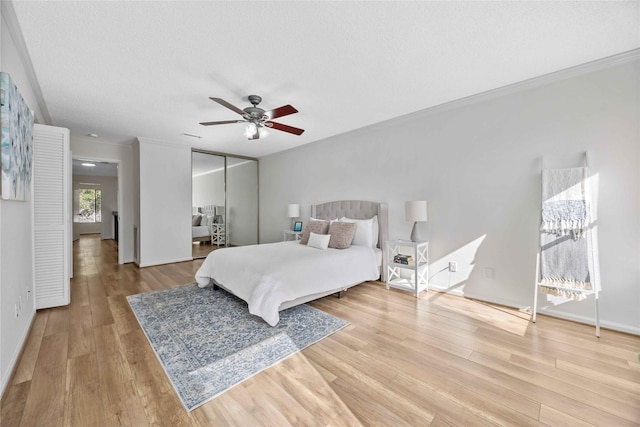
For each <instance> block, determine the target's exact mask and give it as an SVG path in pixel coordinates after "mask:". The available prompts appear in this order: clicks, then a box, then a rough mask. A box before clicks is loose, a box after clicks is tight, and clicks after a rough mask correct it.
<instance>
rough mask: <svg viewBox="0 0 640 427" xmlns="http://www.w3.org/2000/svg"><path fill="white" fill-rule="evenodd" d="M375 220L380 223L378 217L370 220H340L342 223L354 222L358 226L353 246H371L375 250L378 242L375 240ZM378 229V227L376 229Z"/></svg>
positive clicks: (345, 218) (343, 218) (344, 218)
mask: <svg viewBox="0 0 640 427" xmlns="http://www.w3.org/2000/svg"><path fill="white" fill-rule="evenodd" d="M374 219H375V220H376V222H377V221H378V218H377V216H375V217H373V218H369V219H352V218H347V217H342V218H340V221H344V222H353V223H355V224H357V225H358V229H357V230H356V235H355V236H354V237H353V241H352V242H351V244H352V245H355V246H369V247H370V248H375V247H376V245H377V243H378V241H377V239H376V240H373V223H374ZM376 228H377V227H376Z"/></svg>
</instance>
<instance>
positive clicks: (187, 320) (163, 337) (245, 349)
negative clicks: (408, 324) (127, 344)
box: [127, 284, 348, 411]
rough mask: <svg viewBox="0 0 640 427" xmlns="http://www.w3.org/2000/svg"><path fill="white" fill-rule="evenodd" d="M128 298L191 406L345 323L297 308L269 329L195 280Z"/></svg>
mask: <svg viewBox="0 0 640 427" xmlns="http://www.w3.org/2000/svg"><path fill="white" fill-rule="evenodd" d="M127 300H128V301H129V305H131V308H132V309H133V312H134V313H135V315H136V318H137V319H138V322H139V323H140V326H142V330H143V331H144V333H145V335H146V336H147V339H148V340H149V343H151V347H152V348H153V350H154V351H155V353H156V355H157V356H158V359H159V360H160V362H161V364H162V366H163V367H164V370H165V371H166V373H167V375H168V377H169V379H170V380H171V382H172V383H173V387H174V388H175V389H176V392H177V393H178V396H179V397H180V400H182V403H183V404H184V407H185V408H186V409H187V411H191V410H193V409H195V408H197V407H198V406H200V405H202V404H203V403H206V402H207V401H209V400H211V399H213V398H214V397H216V396H218V395H219V394H220V393H223V392H224V391H226V390H228V389H229V388H231V387H233V386H234V385H236V384H239V383H240V382H242V381H244V380H245V379H247V378H249V377H251V376H253V375H255V374H257V373H258V372H260V371H262V370H264V369H266V368H268V367H270V366H273V365H274V364H276V363H278V362H279V361H281V360H283V359H285V358H286V357H288V356H290V355H292V354H294V353H296V352H298V351H300V350H302V349H303V348H305V347H307V346H309V345H311V344H313V343H315V342H317V341H320V340H321V339H323V338H325V337H327V336H329V335H331V334H332V333H334V332H336V331H338V330H340V329H341V328H343V327H345V326H346V325H348V322H346V321H344V320H342V319H339V318H337V317H335V316H332V315H330V314H327V313H325V312H322V311H320V310H317V309H315V308H313V307H310V306H308V305H299V306H296V307H293V308H290V309H287V310H284V311H282V312H281V313H280V322H279V323H278V324H277V325H276V326H275V327H271V326H269V325H268V324H267V323H266V322H265V321H264V320H262V319H261V318H259V317H257V316H253V315H251V314H249V311H248V308H247V304H246V303H245V302H244V301H242V300H240V299H238V298H236V297H235V296H233V295H231V294H229V293H227V292H225V291H224V290H218V291H212V290H211V289H200V288H198V286H197V285H195V284H191V285H183V286H178V287H175V288H171V289H164V290H160V291H153V292H146V293H143V294H137V295H131V296H129V297H127Z"/></svg>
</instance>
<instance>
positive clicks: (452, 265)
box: [449, 261, 458, 273]
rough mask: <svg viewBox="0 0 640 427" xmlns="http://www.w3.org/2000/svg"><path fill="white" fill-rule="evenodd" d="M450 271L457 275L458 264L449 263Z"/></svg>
mask: <svg viewBox="0 0 640 427" xmlns="http://www.w3.org/2000/svg"><path fill="white" fill-rule="evenodd" d="M449 271H450V272H452V273H455V272H456V271H458V263H457V262H455V261H451V262H449Z"/></svg>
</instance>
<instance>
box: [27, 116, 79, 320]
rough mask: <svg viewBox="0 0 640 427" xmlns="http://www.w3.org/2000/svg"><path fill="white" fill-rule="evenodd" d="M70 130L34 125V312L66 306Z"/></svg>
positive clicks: (67, 296) (69, 210)
mask: <svg viewBox="0 0 640 427" xmlns="http://www.w3.org/2000/svg"><path fill="white" fill-rule="evenodd" d="M69 160H70V149H69V130H68V129H64V128H59V127H54V126H45V125H39V124H36V125H34V129H33V228H34V232H33V248H34V283H35V305H36V309H41V308H48V307H57V306H62V305H67V304H69V302H70V291H69V276H70V273H69V268H70V262H69V259H68V258H69V255H70V253H71V248H70V244H71V242H70V239H69V235H70V234H69V233H70V231H69V221H70V217H71V209H70V208H71V207H70V203H69V200H70V193H69V187H70V184H69V182H68V181H69V170H70V169H71V164H70V163H69Z"/></svg>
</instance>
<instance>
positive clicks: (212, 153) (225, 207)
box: [191, 148, 260, 246]
mask: <svg viewBox="0 0 640 427" xmlns="http://www.w3.org/2000/svg"><path fill="white" fill-rule="evenodd" d="M191 153H192V154H193V153H201V154H211V155H214V156H221V157H224V174H223V176H224V211H225V215H224V216H225V220H224V229H225V236H229V231H230V230H229V212H228V211H227V168H228V162H227V158H228V157H233V158H235V159H244V160H251V161H254V162H256V188H257V191H256V243H258V244H259V243H260V180H259V177H260V161H259V160H258V159H257V158H255V157H248V156H241V155H238V154H229V153H222V152H219V151H208V150H202V149H199V148H191ZM192 170H193V166H192ZM191 182H192V186H193V179H192V180H191ZM192 191H193V189H192ZM230 240H231V239H227V238H225V242H224V245H225V246H229V243H230Z"/></svg>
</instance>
